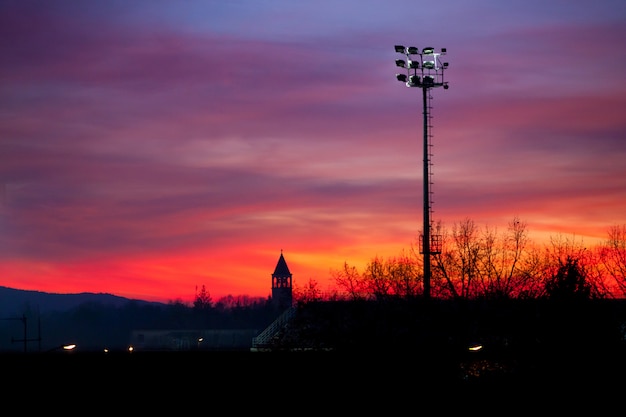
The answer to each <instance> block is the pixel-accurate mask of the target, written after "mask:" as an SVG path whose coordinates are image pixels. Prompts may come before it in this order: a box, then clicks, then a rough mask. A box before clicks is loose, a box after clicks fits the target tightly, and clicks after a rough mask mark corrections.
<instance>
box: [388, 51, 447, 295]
mask: <svg viewBox="0 0 626 417" xmlns="http://www.w3.org/2000/svg"><path fill="white" fill-rule="evenodd" d="M395 50H396V52H397V53H400V54H403V55H404V56H405V59H396V66H397V67H399V68H404V69H406V72H405V73H401V74H396V79H397V80H398V81H400V82H403V83H404V84H405V85H406V86H407V87H417V88H421V89H422V97H423V107H424V209H423V211H424V213H423V214H424V225H423V229H424V232H423V234H422V236H420V253H422V254H423V256H424V298H425V299H429V298H430V278H431V272H430V256H431V255H433V254H437V253H441V236H440V235H432V233H431V227H432V225H431V220H430V217H431V216H430V215H431V210H432V207H431V204H430V184H431V179H430V151H429V147H430V143H429V142H430V141H429V139H430V134H429V128H430V127H431V126H430V124H429V121H430V115H429V109H430V99H431V98H432V97H431V95H430V90H431V89H433V88H436V87H443V88H444V90H447V89H448V82H447V81H444V78H443V73H444V69H447V68H448V63H447V62H441V60H440V57H441V56H442V55H445V54H446V52H447V50H446V48H442V49H441V50H440V51H437V50H435V48H432V47H427V48H423V49H422V51H421V52H420V51H419V49H418V48H416V47H414V46H409V47H407V48H405V47H404V45H395Z"/></svg>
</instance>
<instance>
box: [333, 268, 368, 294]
mask: <svg viewBox="0 0 626 417" xmlns="http://www.w3.org/2000/svg"><path fill="white" fill-rule="evenodd" d="M331 276H332V278H333V279H334V281H335V285H337V287H339V288H340V289H341V290H343V291H344V292H345V293H346V294H347V295H348V298H349V299H350V300H359V299H363V298H367V291H366V288H365V282H364V280H363V279H362V278H361V275H360V274H359V271H358V270H357V268H356V267H355V266H349V265H348V263H347V262H344V264H343V269H342V270H337V271H333V272H331Z"/></svg>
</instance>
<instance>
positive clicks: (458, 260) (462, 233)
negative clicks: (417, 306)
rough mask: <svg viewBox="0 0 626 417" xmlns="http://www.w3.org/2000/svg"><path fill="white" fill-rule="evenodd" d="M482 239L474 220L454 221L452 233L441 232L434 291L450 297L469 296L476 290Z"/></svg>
mask: <svg viewBox="0 0 626 417" xmlns="http://www.w3.org/2000/svg"><path fill="white" fill-rule="evenodd" d="M480 249H481V243H480V240H479V236H478V229H477V228H476V224H475V223H474V221H473V220H471V219H469V218H466V219H464V220H463V221H460V222H458V223H454V225H453V228H452V234H451V235H450V236H448V235H447V234H445V233H444V234H443V235H442V253H441V254H437V255H435V258H434V259H435V269H436V270H437V275H438V277H437V279H436V281H437V284H438V285H439V286H440V288H439V289H438V290H437V292H438V293H439V294H440V295H445V293H446V292H447V294H448V296H451V297H453V298H464V299H467V298H470V297H471V296H473V295H474V293H475V286H476V284H475V282H474V281H475V279H476V278H477V276H478V259H479V257H480Z"/></svg>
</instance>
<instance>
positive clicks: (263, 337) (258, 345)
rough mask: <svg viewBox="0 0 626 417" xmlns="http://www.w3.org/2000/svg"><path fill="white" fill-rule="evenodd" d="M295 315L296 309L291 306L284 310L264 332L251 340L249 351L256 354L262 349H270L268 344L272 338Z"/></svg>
mask: <svg viewBox="0 0 626 417" xmlns="http://www.w3.org/2000/svg"><path fill="white" fill-rule="evenodd" d="M295 314H296V307H295V306H291V307H289V308H288V309H287V310H285V311H284V312H283V313H282V314H281V315H280V316H278V318H276V320H274V321H273V322H272V324H270V325H269V326H267V328H266V329H265V330H263V331H262V332H261V333H259V335H258V336H256V337H253V338H252V347H251V348H250V350H251V351H253V352H256V351H259V350H263V349H268V348H269V347H270V345H271V344H270V342H271V340H272V338H273V337H274V336H276V335H277V334H278V333H279V332H280V331H281V330H282V329H284V328H285V326H286V325H287V323H289V322H290V321H291V319H292V318H293V317H294V316H295Z"/></svg>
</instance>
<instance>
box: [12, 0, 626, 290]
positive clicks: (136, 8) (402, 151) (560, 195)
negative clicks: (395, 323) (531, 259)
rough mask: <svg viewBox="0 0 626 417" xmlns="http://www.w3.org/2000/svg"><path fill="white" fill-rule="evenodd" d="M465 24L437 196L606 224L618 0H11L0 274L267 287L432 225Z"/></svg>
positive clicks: (588, 228)
mask: <svg viewBox="0 0 626 417" xmlns="http://www.w3.org/2000/svg"><path fill="white" fill-rule="evenodd" d="M397 44H402V45H405V46H416V47H418V48H420V49H421V48H424V47H434V48H436V49H440V48H446V50H447V54H446V55H445V57H444V58H445V59H444V60H445V61H446V62H448V63H449V67H448V68H447V70H446V72H445V78H446V81H447V82H448V83H449V89H445V90H444V89H442V88H436V89H432V90H431V93H432V99H431V108H430V116H431V117H432V128H431V130H430V133H431V135H432V141H431V145H432V148H431V149H432V156H431V163H432V168H431V173H432V180H433V181H432V186H431V191H432V193H433V194H432V207H433V214H432V219H433V220H434V221H441V222H442V223H443V224H444V226H447V227H451V226H452V225H453V224H454V223H455V222H460V221H463V220H464V219H471V220H473V221H474V222H475V223H476V224H477V225H478V226H479V227H492V228H496V230H500V231H504V230H506V226H507V224H508V223H509V222H511V221H512V220H513V219H514V218H515V217H517V218H519V219H520V220H522V221H523V222H525V223H526V224H527V229H528V232H529V236H530V238H531V240H533V241H535V242H541V241H542V240H546V239H549V238H550V237H551V236H556V235H563V234H564V235H566V236H573V237H575V238H577V239H581V240H583V241H584V242H587V243H589V244H593V243H594V242H601V241H602V240H604V239H606V238H607V231H608V229H609V227H611V226H614V225H619V224H624V223H626V79H625V77H624V74H626V52H625V51H626V49H624V45H626V7H624V4H623V1H616V0H615V1H614V0H594V1H590V0H576V1H572V0H550V1H546V0H523V1H520V0H511V1H506V2H503V1H500V0H474V1H472V2H468V1H461V0H442V1H438V2H426V1H415V0H411V1H408V0H386V1H373V0H358V1H357V0H333V1H328V0H318V1H315V2H294V1H287V0H239V1H237V0H230V1H218V0H216V1H210V0H205V1H199V0H181V1H165V0H133V1H127V0H108V1H103V2H93V1H81V0H54V1H43V0H42V1H31V0H15V1H12V0H0V56H1V57H2V58H1V60H0V197H1V200H0V201H1V205H0V285H2V286H7V287H12V288H18V289H26V290H36V291H45V292H56V293H78V292H105V293H111V294H115V295H119V296H123V297H129V298H134V299H143V300H150V301H161V302H170V301H173V300H177V301H183V302H191V301H192V300H193V298H194V296H195V294H196V293H197V291H198V290H199V289H200V288H201V287H202V286H205V288H206V290H207V291H208V292H209V293H210V295H211V296H212V298H213V299H214V300H215V299H218V298H220V297H223V296H227V295H233V296H238V295H247V296H251V297H267V296H269V295H270V294H271V274H272V273H273V271H274V268H275V266H276V263H277V261H278V259H279V257H280V254H281V251H282V253H283V255H284V257H285V260H286V262H287V264H288V266H289V269H290V272H291V273H292V275H293V280H294V287H298V286H299V287H304V286H305V285H307V283H310V282H311V281H314V282H315V283H317V285H318V288H319V289H320V290H322V291H325V290H326V289H330V288H333V287H334V281H333V280H332V276H333V271H337V270H340V269H342V268H343V265H344V263H348V264H349V265H352V266H356V267H357V268H358V269H359V270H361V269H362V268H363V267H364V266H365V265H366V264H367V263H368V262H369V261H370V260H371V259H373V258H374V257H383V258H387V257H394V256H398V255H400V254H401V253H402V252H403V251H406V250H408V249H410V247H411V246H412V245H414V243H415V241H416V239H417V237H418V236H419V233H420V232H421V230H422V207H423V194H422V188H423V184H422V173H423V114H422V112H423V105H422V90H421V89H419V88H407V87H406V86H405V85H404V84H403V83H401V82H398V80H396V77H395V74H396V73H398V71H399V68H397V67H396V65H395V62H394V61H395V60H396V59H398V58H403V57H404V56H403V55H399V54H397V53H396V52H395V50H394V45H397Z"/></svg>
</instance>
